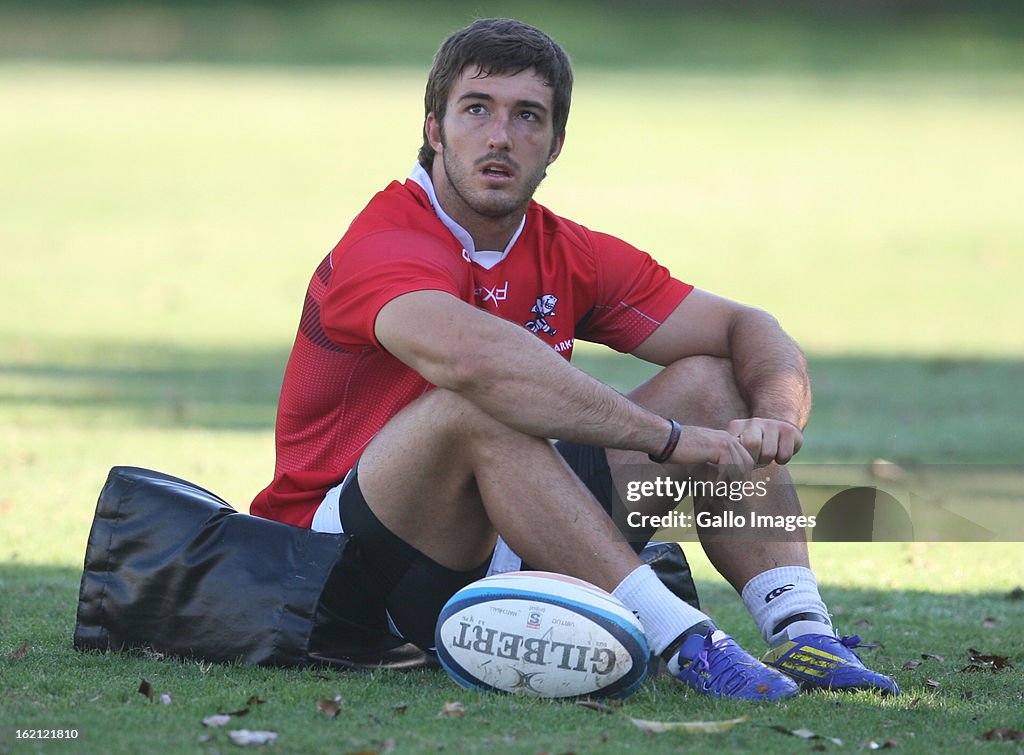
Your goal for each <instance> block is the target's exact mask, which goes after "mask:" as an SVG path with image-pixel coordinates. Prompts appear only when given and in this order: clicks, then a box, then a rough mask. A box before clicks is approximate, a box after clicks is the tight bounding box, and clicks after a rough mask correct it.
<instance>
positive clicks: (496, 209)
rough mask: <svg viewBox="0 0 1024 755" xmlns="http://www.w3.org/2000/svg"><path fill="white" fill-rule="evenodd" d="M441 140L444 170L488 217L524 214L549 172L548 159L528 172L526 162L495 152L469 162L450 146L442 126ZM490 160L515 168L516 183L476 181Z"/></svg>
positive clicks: (452, 183) (468, 200)
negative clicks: (495, 184) (497, 186)
mask: <svg viewBox="0 0 1024 755" xmlns="http://www.w3.org/2000/svg"><path fill="white" fill-rule="evenodd" d="M441 144H442V145H443V146H444V150H443V152H442V153H441V159H442V162H443V164H444V172H445V176H446V177H447V179H448V183H449V185H450V186H451V188H452V191H453V192H454V193H455V195H456V196H457V197H458V198H459V200H460V201H461V202H462V204H464V205H465V206H466V207H467V208H468V209H469V210H471V211H473V212H475V213H476V214H478V215H481V216H483V217H486V218H491V219H500V218H505V217H508V216H510V215H515V216H517V217H518V216H520V215H522V214H523V213H524V212H525V211H526V207H527V206H528V205H529V204H530V200H531V199H533V195H534V193H535V192H536V191H537V187H538V186H540V183H541V181H543V180H544V178H545V177H546V176H547V164H546V163H543V164H541V165H540V166H538V167H537V168H536V169H534V170H533V171H532V172H529V173H524V172H523V170H522V166H521V165H520V164H519V163H517V162H516V161H515V160H512V159H511V158H510V157H507V156H505V155H502V154H500V153H494V152H491V153H488V154H487V155H484V156H483V157H482V158H480V159H478V160H476V161H474V162H473V163H469V164H468V163H466V162H465V161H464V160H462V159H460V158H459V157H458V156H456V155H455V154H454V153H453V152H452V150H450V149H448V144H447V140H446V139H445V136H444V129H442V130H441ZM489 162H496V163H502V164H504V165H507V166H508V167H509V168H510V169H511V170H512V171H513V172H514V174H515V176H516V183H515V184H513V185H512V186H509V187H508V188H506V189H488V188H485V187H481V186H478V185H476V182H477V181H478V180H479V175H480V174H479V172H478V167H479V166H480V165H483V164H485V163H489Z"/></svg>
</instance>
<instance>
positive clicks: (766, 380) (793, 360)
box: [729, 310, 811, 430]
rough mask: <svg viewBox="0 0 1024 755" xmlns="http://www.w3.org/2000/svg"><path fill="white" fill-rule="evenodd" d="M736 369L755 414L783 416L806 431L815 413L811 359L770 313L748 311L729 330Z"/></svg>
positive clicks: (738, 382)
mask: <svg viewBox="0 0 1024 755" xmlns="http://www.w3.org/2000/svg"><path fill="white" fill-rule="evenodd" d="M729 342H730V352H731V355H732V362H733V371H734V373H735V375H736V384H737V386H738V387H739V390H740V393H741V394H742V395H743V398H744V399H745V400H746V402H747V406H748V408H749V409H750V414H751V416H753V417H764V418H766V419H779V420H783V421H785V422H789V423H791V424H793V425H796V426H797V427H798V428H800V429H801V430H803V428H804V427H805V426H806V425H807V421H808V419H809V418H810V414H811V384H810V378H809V376H808V374H807V360H806V359H805V358H804V354H803V351H801V349H800V347H799V346H798V345H797V343H796V341H794V340H793V339H792V338H790V337H789V336H788V335H787V334H786V332H785V331H784V330H783V329H782V327H781V326H780V325H779V323H778V321H777V320H776V319H775V318H774V317H772V316H771V315H769V314H768V313H767V312H762V311H759V310H746V311H745V312H744V313H743V314H742V315H741V316H738V317H737V318H736V320H735V322H734V323H733V324H732V327H731V329H730V333H729Z"/></svg>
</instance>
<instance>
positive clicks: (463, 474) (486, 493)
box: [343, 390, 797, 699]
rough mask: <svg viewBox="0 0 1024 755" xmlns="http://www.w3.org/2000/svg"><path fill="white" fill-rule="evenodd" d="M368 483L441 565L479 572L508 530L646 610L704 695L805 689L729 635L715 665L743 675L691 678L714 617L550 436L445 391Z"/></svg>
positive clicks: (393, 438)
mask: <svg viewBox="0 0 1024 755" xmlns="http://www.w3.org/2000/svg"><path fill="white" fill-rule="evenodd" d="M358 479H359V485H360V489H361V491H362V493H363V497H364V498H365V500H366V503H367V505H368V506H369V507H370V509H371V510H372V511H373V513H374V514H375V516H376V517H377V519H379V520H380V522H381V523H382V524H383V525H384V526H385V527H386V528H387V529H388V530H390V531H391V532H392V533H393V534H395V535H397V536H398V537H400V538H401V539H402V540H404V541H405V542H406V543H408V544H409V545H411V546H413V547H414V548H416V549H417V550H418V551H420V552H421V553H423V554H425V555H426V556H428V557H430V558H431V559H432V560H434V561H436V562H437V563H439V564H441V565H442V566H445V567H447V568H449V569H454V570H458V571H468V570H470V569H473V568H475V567H478V566H479V565H480V563H481V562H482V561H483V560H484V559H485V558H486V557H487V555H488V554H489V553H490V552H491V549H492V548H493V546H494V542H495V539H496V536H497V533H499V532H500V533H501V535H502V537H503V538H504V539H505V540H506V542H507V543H508V544H509V546H510V547H512V549H513V550H515V551H516V552H517V553H518V554H519V555H520V556H521V557H523V558H524V559H525V560H526V561H528V562H529V563H531V564H532V565H534V566H536V567H538V568H541V569H545V570H550V571H556V572H561V573H564V574H569V575H572V576H576V577H579V578H582V579H586V580H588V581H590V582H593V583H595V584H597V585H598V586H600V587H602V588H604V589H605V590H607V591H609V592H613V593H614V594H615V595H616V596H617V597H619V599H620V600H622V601H623V602H624V603H625V604H626V606H627V607H629V608H630V609H631V610H634V611H636V612H637V614H638V616H639V617H640V620H641V622H642V624H643V626H644V630H645V633H646V634H647V636H648V641H649V642H650V644H651V647H652V650H654V652H656V653H659V654H660V653H662V652H669V653H670V656H671V657H670V664H669V668H670V670H672V671H673V673H676V674H680V676H679V678H680V680H681V681H684V682H685V683H687V684H689V685H690V686H691V687H693V688H694V689H697V690H698V691H700V692H702V693H709V692H710V693H712V694H716V695H721V696H728V697H740V698H754V699H764V698H769V699H778V698H782V697H789V696H791V695H793V694H795V693H796V691H797V688H796V685H795V684H794V683H793V682H792V681H791V680H789V679H787V678H786V677H784V676H783V675H781V674H779V673H778V672H777V671H774V670H772V669H770V668H768V667H766V666H764V665H763V664H760V663H757V661H756V660H755V659H754V658H753V657H752V656H750V655H749V654H747V653H746V652H745V651H743V650H742V649H741V648H739V647H738V646H737V645H736V644H735V642H734V641H733V640H732V639H731V638H729V637H728V636H725V635H722V636H721V637H719V636H718V635H716V636H715V642H716V643H717V644H716V648H715V651H714V652H715V653H716V656H722V658H721V659H720V661H721V662H716V663H719V665H722V664H723V663H724V667H727V668H728V669H734V668H742V669H743V672H742V673H741V674H739V675H737V674H736V673H734V672H732V671H729V672H728V673H723V674H718V675H716V676H713V677H712V676H708V675H707V674H705V673H704V672H703V671H701V669H703V668H704V666H700V665H699V664H698V665H692V664H691V667H690V668H689V670H688V671H687V673H686V674H683V672H682V670H681V667H680V663H682V662H683V661H685V658H684V656H683V654H682V652H677V651H678V648H679V647H680V643H682V642H683V640H684V638H686V637H690V636H693V637H695V638H696V639H697V640H698V641H699V643H698V644H699V645H700V647H704V645H705V643H706V642H707V643H710V642H711V635H710V629H701V628H702V627H711V624H710V622H709V620H708V617H707V616H706V615H705V614H703V613H701V612H700V611H698V610H697V609H694V608H692V607H691V606H689V605H687V604H686V603H684V602H683V601H681V600H680V599H679V598H678V597H676V596H675V595H673V594H672V593H671V592H670V591H669V590H668V589H667V588H666V587H665V586H664V585H663V584H662V583H661V582H660V580H659V579H658V578H657V576H656V575H655V574H654V572H653V571H651V569H650V567H648V566H644V565H642V563H641V562H640V560H639V558H638V556H637V555H636V554H635V553H634V552H633V549H632V548H631V547H630V546H629V544H628V543H627V542H626V540H625V538H623V537H622V535H621V533H619V532H618V530H617V528H616V527H615V524H614V522H613V521H612V519H611V518H610V517H609V516H608V515H607V514H606V513H605V511H604V509H603V508H602V507H601V505H600V504H599V503H598V502H597V501H596V500H595V499H594V498H593V496H592V494H591V493H590V491H589V490H588V489H587V487H586V486H585V485H584V484H583V482H582V481H581V480H580V479H579V478H578V477H577V476H576V475H575V473H574V472H573V471H572V469H571V468H569V466H568V465H567V464H566V463H565V461H564V460H563V459H562V457H561V455H560V454H558V452H557V451H556V450H555V449H554V448H553V447H552V446H551V444H550V443H549V442H548V441H547V440H545V439H541V438H535V437H531V436H527V435H524V434H522V433H519V432H517V431H514V430H511V429H509V428H508V427H506V426H504V425H502V424H501V423H499V422H497V421H496V420H494V419H493V418H491V417H490V416H489V415H487V414H486V413H484V412H483V411H481V410H479V409H478V408H477V407H476V406H475V405H473V404H472V403H470V402H469V401H467V400H465V399H463V398H461V397H460V396H458V395H456V394H455V393H452V392H449V391H444V390H435V391H433V392H431V393H430V394H428V395H427V396H424V397H423V398H421V399H419V400H417V401H415V402H413V403H412V404H410V405H409V406H407V407H406V408H405V409H403V410H402V411H401V412H399V413H398V414H397V415H396V416H395V417H394V418H393V419H392V420H391V421H390V422H389V423H388V424H387V426H385V427H384V428H383V429H382V430H381V432H380V433H378V435H377V436H376V437H375V438H374V440H373V441H372V442H371V443H370V444H369V445H368V447H367V449H366V451H365V452H364V453H363V455H362V457H361V459H360V462H359V476H358ZM343 516H344V515H343ZM687 630H690V631H691V632H695V633H694V634H692V635H691V634H686V632H687ZM719 634H721V633H719ZM691 644H692V643H691ZM698 650H699V648H696V647H695V648H694V651H693V652H694V655H696V654H697V653H698ZM705 655H706V653H705ZM687 657H691V656H687ZM737 664H738V665H737ZM716 668H717V666H716ZM709 685H710V686H709Z"/></svg>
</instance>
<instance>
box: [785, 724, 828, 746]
mask: <svg viewBox="0 0 1024 755" xmlns="http://www.w3.org/2000/svg"><path fill="white" fill-rule="evenodd" d="M772 728H773V729H775V731H777V732H780V733H782V734H789V735H790V736H791V737H799V738H800V739H824V740H825V741H826V742H831V743H832V744H834V745H838V746H839V747H842V746H843V740H841V739H838V738H836V737H826V736H825V735H824V734H818V733H817V732H813V731H811V730H810V729H789V728H787V727H785V726H773V727H772Z"/></svg>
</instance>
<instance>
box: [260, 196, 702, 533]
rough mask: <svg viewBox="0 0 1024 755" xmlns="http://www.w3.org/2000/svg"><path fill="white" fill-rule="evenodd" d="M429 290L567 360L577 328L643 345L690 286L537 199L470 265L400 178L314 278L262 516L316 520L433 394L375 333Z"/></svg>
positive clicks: (607, 340)
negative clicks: (359, 465)
mask: <svg viewBox="0 0 1024 755" xmlns="http://www.w3.org/2000/svg"><path fill="white" fill-rule="evenodd" d="M448 222H451V221H448ZM468 243H471V241H470V242H468ZM422 290H438V291H446V292H448V293H450V294H452V295H453V296H457V297H458V298H460V299H462V300H463V301H465V302H468V303H469V304H471V305H473V306H474V307H477V308H479V309H484V310H487V311H488V312H491V313H493V314H495V315H498V316H499V317H502V318H504V319H506V320H510V321H512V322H515V323H517V324H519V325H521V326H522V327H525V328H527V329H529V330H530V331H532V332H533V333H535V334H536V335H537V337H538V338H540V339H542V340H543V341H544V342H545V343H547V344H548V345H550V346H551V348H553V349H554V350H555V351H557V352H558V353H559V354H561V355H562V356H563V357H565V358H566V359H569V358H570V357H571V355H572V349H573V344H574V343H575V341H576V339H577V338H580V339H583V340H586V341H594V342H598V343H603V344H606V345H608V346H610V347H611V348H613V349H616V350H618V351H623V352H629V351H632V350H633V349H634V348H636V347H637V346H639V345H640V344H641V343H642V342H643V341H644V340H645V339H646V338H647V337H648V336H649V335H650V334H651V333H652V332H653V331H654V330H655V328H657V327H658V325H659V324H660V323H661V322H662V321H663V320H664V319H665V318H666V317H667V316H668V315H669V314H670V313H671V312H672V310H674V309H675V307H676V306H677V305H678V304H679V302H681V301H682V300H683V298H685V297H686V295H687V294H688V293H689V292H690V291H691V290H692V286H689V285H687V284H685V283H682V282H680V281H678V280H675V279H674V278H672V277H671V276H670V274H669V272H668V270H666V269H665V268H664V267H661V266H660V265H658V264H657V263H656V262H655V261H654V260H653V259H651V257H650V256H649V255H648V254H646V253H644V252H641V251H640V250H638V249H636V248H635V247H632V246H630V245H629V244H627V243H625V242H624V241H621V240H619V239H617V238H615V237H613V236H608V235H606V234H601V233H595V232H593V231H590V230H588V229H586V228H584V227H583V226H581V225H578V224H576V223H573V222H571V221H569V220H566V219H564V218H561V217H559V216H557V215H555V214H554V213H552V212H551V211H549V210H547V209H546V208H544V207H542V206H541V205H539V204H537V203H536V202H531V203H530V206H529V208H528V209H527V212H526V217H525V222H524V224H523V226H522V227H521V231H520V233H519V236H518V237H517V238H515V239H514V241H513V243H512V245H511V248H510V249H509V250H507V255H506V256H505V257H504V258H503V259H502V260H501V261H500V262H498V263H497V264H495V265H494V266H493V267H491V268H490V269H487V268H485V267H483V266H481V265H480V264H477V263H475V262H473V261H471V258H470V253H469V252H466V251H465V249H464V246H463V244H462V243H461V242H460V241H459V240H458V239H457V238H456V236H455V235H453V231H452V230H449V227H448V226H447V225H446V224H445V222H443V221H442V220H441V219H440V218H439V217H438V215H437V213H435V210H434V207H433V205H432V204H431V199H430V197H429V195H428V194H427V192H426V191H425V190H424V188H423V187H421V186H420V185H419V184H418V183H416V182H415V181H413V180H411V179H410V180H408V181H406V182H405V183H404V184H401V183H398V182H397V181H395V182H392V183H391V185H389V186H388V187H387V188H386V189H385V190H384V191H382V192H380V193H378V194H377V195H376V196H375V197H374V198H373V199H372V200H371V201H370V203H369V204H368V205H367V206H366V208H365V209H364V210H363V211H362V212H361V213H360V214H359V215H358V216H357V217H356V219H355V220H354V221H353V222H352V225H351V226H350V227H349V230H348V231H347V232H346V234H345V235H344V237H343V238H342V239H341V241H340V242H338V245H337V246H336V247H335V248H334V249H333V250H332V251H331V253H330V254H329V255H328V256H327V257H326V258H325V259H324V260H323V262H321V263H320V266H319V267H318V268H317V269H316V272H315V273H314V274H313V277H312V279H311V280H310V283H309V288H308V290H307V292H306V300H305V305H304V306H303V310H302V318H301V321H300V323H299V329H298V334H297V335H296V338H295V345H294V347H293V348H292V352H291V356H290V358H289V360H288V365H287V368H286V369H285V375H284V383H283V386H282V389H281V399H280V403H279V405H278V413H277V428H276V447H277V464H276V469H275V472H274V479H273V481H272V482H271V483H270V485H269V486H267V488H266V489H264V490H263V491H262V492H261V493H260V494H259V495H258V496H256V498H255V500H254V501H253V503H252V506H251V512H252V513H253V514H255V515H257V516H262V517H266V518H268V519H276V520H278V521H282V522H287V523H289V524H295V525H299V526H303V527H308V526H310V523H311V521H312V519H313V514H314V513H315V511H316V509H317V506H318V505H319V504H320V502H321V500H322V499H323V497H324V494H325V493H326V492H327V491H328V490H329V489H330V488H331V487H333V486H334V485H336V484H337V483H338V482H340V481H341V479H342V478H343V477H344V476H345V474H346V473H347V472H348V470H349V469H351V467H352V466H353V465H354V464H355V462H356V460H357V459H358V458H359V456H360V454H361V453H362V451H363V449H364V448H365V447H366V444H367V443H369V441H370V439H371V438H373V436H374V434H375V433H377V431H378V430H380V429H381V428H382V427H383V426H384V425H385V424H386V423H387V422H388V420H390V419H391V417H393V416H394V415H395V414H396V413H397V412H398V411H399V410H400V409H402V407H404V406H405V405H406V404H408V403H409V402H411V401H413V400H415V399H416V398H417V397H419V396H421V395H423V393H425V392H426V391H428V390H430V388H431V387H432V386H431V385H430V384H429V383H428V382H427V381H426V380H424V379H423V377H421V376H420V375H419V373H417V372H415V371H414V370H412V369H410V368H409V367H407V366H405V364H403V363H402V362H400V361H399V360H398V359H396V358H395V357H393V356H391V354H389V353H388V352H387V351H385V350H384V349H383V348H382V347H381V345H380V344H379V343H378V342H377V339H376V337H375V336H374V322H375V320H376V317H377V313H378V312H379V311H380V310H381V308H382V307H383V306H384V305H385V304H387V303H388V302H389V301H391V300H392V299H394V298H396V297H398V296H401V295H402V294H405V293H409V292H412V291H422ZM552 390H557V387H554V386H553V387H552Z"/></svg>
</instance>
